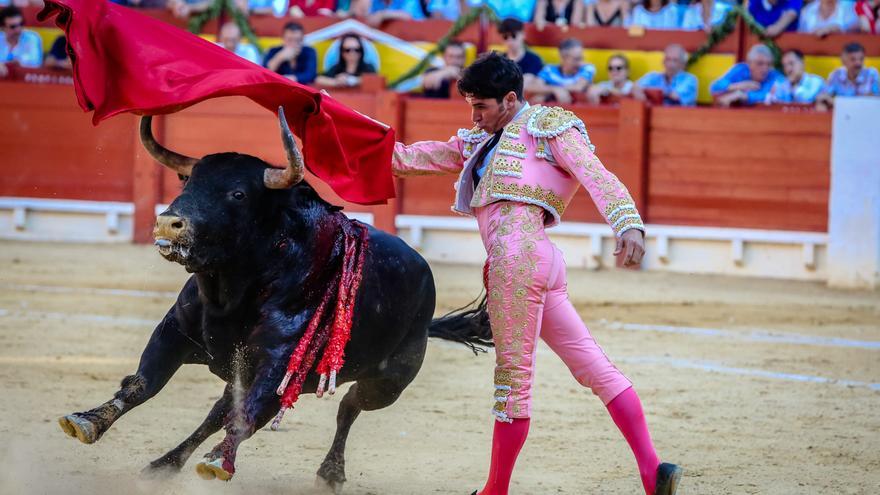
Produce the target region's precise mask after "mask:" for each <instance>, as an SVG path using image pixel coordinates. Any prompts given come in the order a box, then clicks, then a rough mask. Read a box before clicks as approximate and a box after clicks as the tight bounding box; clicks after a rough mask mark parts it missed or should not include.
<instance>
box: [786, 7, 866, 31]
mask: <svg viewBox="0 0 880 495" xmlns="http://www.w3.org/2000/svg"><path fill="white" fill-rule="evenodd" d="M857 23H858V18H857V17H856V12H855V9H854V8H853V5H852V3H849V2H841V1H840V0H815V1H813V2H810V3H809V4H807V6H806V7H804V9H803V10H801V16H800V21H799V22H798V31H800V32H802V33H810V34H815V35H816V36H819V37H824V36H827V35H829V34H831V33H845V32H847V31H852V29H853V28H854V27H856V24H857Z"/></svg>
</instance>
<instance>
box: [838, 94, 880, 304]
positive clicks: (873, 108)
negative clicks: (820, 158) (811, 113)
mask: <svg viewBox="0 0 880 495" xmlns="http://www.w3.org/2000/svg"><path fill="white" fill-rule="evenodd" d="M878 124H880V99H877V98H837V99H836V100H835V104H834V121H833V131H832V136H833V137H832V140H831V195H830V201H829V215H828V234H829V236H830V238H831V243H830V245H829V248H828V249H829V257H830V265H829V277H828V283H829V285H832V286H834V287H850V288H877V287H880V151H878V147H877V142H878V136H880V133H878Z"/></svg>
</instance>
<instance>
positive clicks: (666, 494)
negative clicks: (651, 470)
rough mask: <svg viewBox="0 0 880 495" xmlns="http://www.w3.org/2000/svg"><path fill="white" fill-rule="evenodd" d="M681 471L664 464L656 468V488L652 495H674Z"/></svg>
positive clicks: (666, 463) (673, 466) (678, 468)
mask: <svg viewBox="0 0 880 495" xmlns="http://www.w3.org/2000/svg"><path fill="white" fill-rule="evenodd" d="M681 473H682V470H681V468H680V467H678V466H676V465H675V464H670V463H668V462H664V463H662V464H660V466H658V467H657V487H656V488H654V495H675V490H677V489H678V483H679V481H681Z"/></svg>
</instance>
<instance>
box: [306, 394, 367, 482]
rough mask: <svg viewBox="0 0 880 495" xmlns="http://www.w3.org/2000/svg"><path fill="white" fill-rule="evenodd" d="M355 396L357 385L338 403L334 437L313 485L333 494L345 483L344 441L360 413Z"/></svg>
mask: <svg viewBox="0 0 880 495" xmlns="http://www.w3.org/2000/svg"><path fill="white" fill-rule="evenodd" d="M357 394H358V384H357V383H355V384H354V385H352V386H351V388H350V389H348V392H347V393H346V394H345V397H343V398H342V401H341V402H340V403H339V411H338V412H337V413H336V435H335V436H334V437H333V444H332V445H331V446H330V452H328V453H327V456H326V457H325V458H324V462H322V463H321V467H320V468H318V479H317V480H316V483H315V484H316V485H318V486H326V487H328V488H329V489H330V490H332V491H333V493H339V492H341V491H342V485H343V484H344V483H345V441H346V440H347V439H348V432H349V431H350V430H351V425H352V423H354V420H355V419H357V417H358V415H359V414H360V413H361V411H362V409H361V406H360V404H359V403H358V402H359V401H358V397H357Z"/></svg>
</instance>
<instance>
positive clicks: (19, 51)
mask: <svg viewBox="0 0 880 495" xmlns="http://www.w3.org/2000/svg"><path fill="white" fill-rule="evenodd" d="M2 1H3V0H0V2H2ZM126 1H127V2H133V1H134V0H126ZM148 1H150V0H137V3H139V4H145V3H146V2H148ZM175 1H183V0H175ZM314 1H316V2H320V1H321V0H314ZM351 1H352V2H357V1H358V0H351ZM374 1H375V2H385V1H386V0H374ZM406 1H409V0H391V2H392V4H394V3H395V2H398V3H399V2H406ZM412 1H415V0H412ZM434 1H436V0H434ZM540 1H544V0H540ZM548 1H551V2H552V1H555V0H548ZM615 1H616V0H595V2H594V3H592V4H590V5H588V6H587V8H586V9H585V10H584V12H587V13H588V14H587V15H591V16H593V18H594V21H595V22H600V23H602V22H605V23H607V22H611V21H612V20H613V19H614V18H618V19H619V20H620V21H621V22H626V21H625V20H626V19H631V18H638V17H639V16H642V17H644V16H647V15H648V14H650V13H651V12H652V10H651V9H653V8H654V7H655V6H657V5H660V4H661V3H662V1H665V0H649V3H648V4H647V7H644V8H642V6H638V7H640V8H642V10H644V11H645V12H648V14H644V13H639V12H641V11H640V10H638V9H633V11H632V12H626V11H625V10H621V9H620V5H619V4H615V3H614V2H615ZM709 1H711V0H709ZM760 1H762V2H763V4H762V8H765V7H767V8H766V11H767V12H771V11H773V10H774V9H775V10H776V11H778V12H777V14H779V15H778V16H777V18H776V20H774V18H773V17H772V16H770V15H769V14H768V16H767V17H766V18H765V20H766V21H767V22H770V23H771V26H777V25H781V24H780V23H784V21H786V19H788V18H789V17H792V16H790V15H788V12H787V11H785V10H784V9H782V7H780V5H790V4H791V3H792V2H795V1H797V0H760ZM774 1H775V2H777V3H773V2H774ZM837 1H838V0H816V3H815V5H817V7H816V11H817V12H819V13H820V14H821V12H822V11H823V9H824V8H825V7H824V6H825V5H826V3H827V2H837ZM262 3H263V4H264V5H269V4H270V3H271V2H270V1H268V0H267V1H265V2H262ZM251 4H252V5H253V4H255V3H254V2H251ZM192 5H195V4H194V3H193V4H192ZM834 5H836V6H837V7H839V5H840V4H836V3H834ZM311 6H313V5H311ZM615 6H616V7H615ZM544 7H546V8H547V9H549V10H543V12H544V13H545V14H546V12H551V11H552V12H559V11H560V10H559V9H561V8H562V6H561V5H559V4H558V3H553V4H548V5H546V6H544ZM808 7H809V6H808ZM837 7H835V8H837ZM661 8H665V7H661ZM615 9H617V10H615ZM569 10H570V11H571V12H574V11H575V10H576V9H569ZM566 12H568V11H566ZM572 15H573V14H572ZM795 17H796V16H795ZM791 21H792V22H794V18H792V19H791ZM799 23H800V24H801V25H806V24H805V18H804V17H803V14H802V17H801V19H800V21H799ZM807 24H810V26H812V27H813V28H816V29H827V28H828V25H827V23H826V24H823V23H807ZM0 28H2V32H0V77H6V75H7V74H8V68H7V65H6V63H9V62H14V63H17V64H18V65H19V66H22V67H33V68H36V67H49V68H59V69H65V68H66V69H69V68H70V61H69V60H68V57H67V53H66V42H65V40H64V38H63V36H62V37H59V38H58V39H56V40H55V42H54V43H53V45H52V47H51V49H50V50H48V52H47V53H46V54H45V55H44V52H43V46H42V40H41V38H40V36H39V35H38V34H37V33H35V32H33V31H30V30H27V29H24V17H23V15H22V12H21V11H20V10H19V9H18V8H17V7H15V6H10V7H4V8H2V10H0ZM524 28H525V25H524V24H523V22H522V21H521V20H519V19H516V18H507V19H504V20H503V21H502V22H501V23H500V24H499V26H498V32H499V34H500V35H501V37H502V38H503V40H504V48H505V54H506V56H508V57H509V58H510V59H512V60H514V61H515V62H516V63H517V64H518V65H519V67H520V69H521V70H522V72H523V75H524V83H525V88H524V89H525V92H526V94H527V95H528V98H529V100H530V101H532V102H555V103H561V104H569V103H574V102H592V103H605V102H614V101H617V100H619V99H620V98H627V97H632V98H637V99H641V100H647V101H650V102H652V103H653V104H657V105H660V104H662V105H681V106H693V105H695V104H696V101H697V94H698V92H699V91H698V90H699V81H698V79H697V77H696V76H694V75H693V74H691V73H689V72H687V71H686V65H687V60H688V53H687V51H686V50H685V49H684V48H683V47H682V46H681V45H678V44H672V45H669V46H668V47H666V49H665V50H664V54H663V71H661V72H649V73H647V74H645V75H643V76H642V77H641V78H639V79H638V80H637V81H634V80H632V79H631V78H630V63H629V60H628V59H627V57H626V56H625V55H624V54H616V55H614V56H612V57H610V58H609V59H608V61H607V67H606V68H607V73H608V80H605V81H597V80H596V73H597V71H596V68H595V67H594V66H593V65H592V64H590V63H586V62H585V61H584V46H583V45H582V43H581V42H580V41H579V40H577V39H575V38H566V39H565V40H563V41H562V43H561V44H560V45H559V59H560V63H559V64H558V65H553V64H544V62H543V61H542V60H541V58H540V57H539V56H538V55H537V54H535V53H534V52H532V51H531V50H529V49H528V47H527V45H526V43H525V29H524ZM780 29H788V28H787V27H783V28H780ZM217 39H218V41H217V44H218V45H219V46H222V47H224V48H225V49H227V50H229V51H231V52H234V53H236V54H237V55H239V56H241V57H243V58H245V59H247V60H250V61H251V62H253V63H255V64H260V65H262V66H264V67H266V68H268V69H269V70H271V71H274V72H277V73H278V74H281V75H283V76H285V77H288V78H290V79H291V80H294V81H297V82H299V83H302V84H316V85H319V86H324V87H334V88H339V87H353V86H357V85H359V84H360V81H361V76H362V75H364V74H372V73H376V72H377V69H378V66H379V63H378V62H379V60H378V54H377V52H376V49H375V47H374V46H373V45H372V44H371V43H368V42H365V40H363V39H361V38H360V37H359V36H358V35H356V34H345V35H343V36H342V37H341V38H339V39H338V40H336V41H335V42H334V43H333V44H332V45H331V46H330V49H329V50H328V53H327V55H326V57H325V59H326V61H325V63H324V67H323V70H319V64H318V56H317V53H316V51H315V49H314V48H312V47H310V46H308V45H307V44H306V43H305V32H304V29H303V26H302V25H301V24H299V23H298V22H295V21H292V22H288V23H287V24H285V26H284V28H283V31H282V33H281V40H282V42H281V44H280V45H279V46H275V47H272V48H271V49H269V50H268V51H266V53H265V54H264V55H262V56H261V55H260V53H259V51H258V50H257V49H256V47H254V46H252V45H250V44H248V43H245V42H242V33H241V30H240V29H239V27H238V26H237V25H236V24H235V23H234V22H228V23H226V24H224V25H223V26H221V28H220V32H219V35H218V38H217ZM465 54H466V49H465V46H464V45H463V44H462V43H459V42H452V43H450V44H449V45H448V46H446V48H445V50H444V53H443V65H442V66H438V67H433V68H431V69H429V70H428V71H427V72H425V73H424V74H422V75H421V76H418V77H417V78H414V79H413V80H411V81H409V84H404V85H402V87H403V88H405V89H412V88H416V87H420V88H421V89H422V90H423V95H424V96H426V97H433V98H449V97H450V95H451V94H452V93H454V82H455V81H456V80H457V79H458V75H459V73H460V72H461V70H462V68H463V67H464V65H465V58H466V57H465ZM841 62H842V65H843V66H842V67H840V68H838V69H836V70H834V71H833V72H832V73H831V74H830V75H829V76H828V78H827V80H826V79H823V78H822V77H820V76H818V75H815V74H809V73H806V71H805V66H804V55H803V53H801V52H800V51H798V50H789V51H786V52H785V53H784V54H783V57H782V68H783V71H782V72H779V71H777V70H776V69H775V68H774V67H773V53H772V52H771V50H770V49H769V48H768V47H767V46H765V45H763V44H758V45H755V46H753V47H751V49H750V50H749V52H748V56H747V59H746V61H745V62H742V63H738V64H735V65H734V66H733V67H731V68H730V70H728V71H727V73H726V74H724V75H723V76H722V77H721V78H719V79H718V80H716V81H714V82H713V83H712V84H711V85H710V86H709V90H710V92H711V94H712V97H713V99H714V102H715V104H716V105H719V106H754V105H773V104H784V105H815V106H816V107H817V108H818V109H820V110H824V109H828V108H830V107H831V106H832V105H833V99H834V97H836V96H856V95H873V96H880V77H878V71H877V69H875V68H872V67H866V66H865V49H864V47H863V46H861V45H860V44H858V43H849V44H847V45H846V46H845V47H844V49H843V53H842V54H841Z"/></svg>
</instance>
